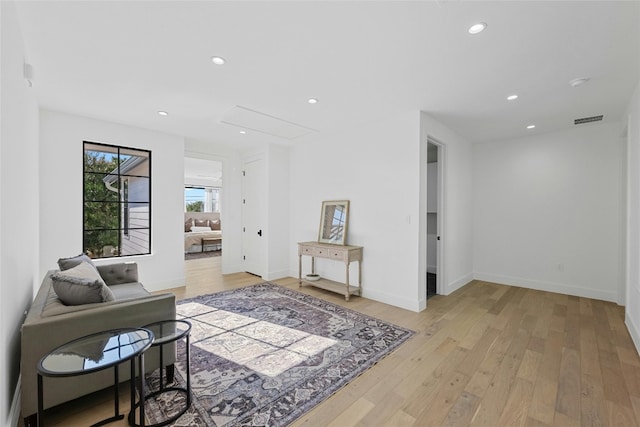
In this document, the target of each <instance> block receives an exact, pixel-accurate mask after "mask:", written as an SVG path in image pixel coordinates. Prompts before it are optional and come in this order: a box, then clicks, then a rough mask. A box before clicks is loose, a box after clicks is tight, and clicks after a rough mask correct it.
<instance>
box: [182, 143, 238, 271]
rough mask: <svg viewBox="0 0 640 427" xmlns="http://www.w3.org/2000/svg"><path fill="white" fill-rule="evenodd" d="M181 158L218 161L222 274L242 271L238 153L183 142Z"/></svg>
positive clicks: (218, 147) (211, 146) (227, 149)
mask: <svg viewBox="0 0 640 427" xmlns="http://www.w3.org/2000/svg"><path fill="white" fill-rule="evenodd" d="M184 156H186V157H193V158H197V159H208V160H216V161H220V162H222V183H223V185H222V191H221V193H220V204H221V205H222V211H221V212H220V223H221V224H222V233H223V237H222V242H223V243H222V273H223V274H230V273H237V272H239V271H243V270H242V160H241V159H242V158H241V152H240V151H238V150H233V149H230V148H229V147H227V146H225V145H223V144H218V143H215V142H211V141H200V140H195V139H186V140H185V152H184ZM183 210H184V208H183Z"/></svg>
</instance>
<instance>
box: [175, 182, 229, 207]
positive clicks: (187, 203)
mask: <svg viewBox="0 0 640 427" xmlns="http://www.w3.org/2000/svg"><path fill="white" fill-rule="evenodd" d="M184 211H185V212H220V188H219V187H204V186H203V187H195V186H190V185H187V186H185V187H184Z"/></svg>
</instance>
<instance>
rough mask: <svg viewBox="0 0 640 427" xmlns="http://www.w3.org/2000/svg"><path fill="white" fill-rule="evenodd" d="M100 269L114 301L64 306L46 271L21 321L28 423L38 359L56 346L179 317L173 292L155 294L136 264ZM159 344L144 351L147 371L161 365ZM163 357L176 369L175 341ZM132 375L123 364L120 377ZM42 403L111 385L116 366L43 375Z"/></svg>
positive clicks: (34, 404) (32, 418) (32, 417)
mask: <svg viewBox="0 0 640 427" xmlns="http://www.w3.org/2000/svg"><path fill="white" fill-rule="evenodd" d="M97 269H98V272H99V274H100V276H101V277H102V279H103V280H104V282H105V283H106V284H107V286H108V287H109V289H110V290H111V292H112V293H113V295H114V297H115V301H110V302H102V303H89V304H83V305H64V304H63V303H62V302H61V301H60V299H59V298H58V296H57V295H56V293H55V291H54V289H53V286H52V283H53V281H52V279H51V275H52V274H53V273H54V272H55V271H56V270H51V271H49V272H47V274H46V275H45V278H44V280H43V282H42V285H41V286H40V290H39V291H38V294H37V295H36V297H35V299H34V301H33V304H32V305H31V308H30V309H29V312H28V313H27V317H26V319H25V322H24V324H23V325H22V354H21V368H20V370H21V375H22V379H21V386H22V396H21V397H22V416H23V417H24V418H25V425H26V426H29V425H32V424H33V425H35V424H34V422H35V421H36V420H37V416H36V414H37V410H38V400H37V399H38V398H37V374H36V366H37V363H38V362H39V361H40V359H41V358H42V357H43V356H44V355H46V354H47V353H48V352H49V351H51V350H53V349H54V348H56V347H58V346H60V345H62V344H65V343H66V342H69V341H71V340H73V339H76V338H80V337H83V336H85V335H89V334H92V333H95V332H100V331H105V330H108V329H118V328H124V327H141V326H144V325H147V324H149V323H153V322H157V321H160V320H168V319H175V318H176V302H175V295H173V294H171V293H165V294H161V295H151V294H150V293H149V292H148V291H147V290H146V289H145V288H144V286H142V284H141V283H139V282H138V266H137V264H135V263H119V264H112V265H104V266H97ZM157 350H158V349H157V348H155V347H154V348H150V349H149V350H147V351H146V352H145V370H146V371H147V372H150V371H152V370H154V369H157V368H158V367H159V363H160V362H159V354H158V351H157ZM164 361H165V363H166V364H167V366H169V367H170V369H168V373H169V374H172V372H173V369H172V368H173V363H174V362H175V344H174V345H173V348H172V347H170V345H169V344H167V345H166V346H165V347H164ZM128 379H129V367H128V365H127V366H126V367H125V369H120V381H125V380H128ZM43 384H44V408H45V409H46V408H50V407H53V406H55V405H58V404H60V403H63V402H67V401H69V400H72V399H75V398H77V397H80V396H84V395H86V394H89V393H91V392H94V391H97V390H100V389H103V388H106V387H110V386H112V385H113V370H112V369H106V370H103V371H100V372H96V373H93V374H88V375H83V376H78V377H68V378H46V377H45V378H44V383H43Z"/></svg>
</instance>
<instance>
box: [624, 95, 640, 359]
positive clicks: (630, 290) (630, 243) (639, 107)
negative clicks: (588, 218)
mask: <svg viewBox="0 0 640 427" xmlns="http://www.w3.org/2000/svg"><path fill="white" fill-rule="evenodd" d="M627 141H628V143H627V150H628V154H627V171H628V173H627V276H626V291H627V294H626V300H627V307H626V310H625V315H626V324H627V328H628V329H629V332H630V334H631V337H632V338H633V342H634V343H635V345H636V349H637V350H638V351H639V352H640V167H639V166H638V165H640V83H639V84H638V86H637V87H636V91H635V93H634V95H633V98H632V99H631V102H630V103H629V110H628V121H627Z"/></svg>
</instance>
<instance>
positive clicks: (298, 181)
mask: <svg viewBox="0 0 640 427" xmlns="http://www.w3.org/2000/svg"><path fill="white" fill-rule="evenodd" d="M419 120H420V116H419V113H418V112H417V111H416V112H404V113H398V114H397V115H395V116H393V117H389V118H388V119H386V120H380V121H376V122H371V123H366V124H361V125H358V126H353V127H352V128H350V129H346V130H342V131H340V132H337V133H334V134H322V135H313V136H308V137H306V138H305V139H304V140H302V141H300V142H298V143H296V144H295V145H294V146H293V147H292V148H291V151H290V179H289V182H290V184H289V185H290V189H291V190H290V191H291V193H290V199H289V200H290V204H291V209H290V212H291V214H290V220H291V226H290V230H291V234H290V242H289V254H290V258H289V259H290V261H289V265H290V275H291V276H292V277H298V268H297V267H298V251H297V246H296V244H297V242H302V241H317V239H318V227H319V224H320V209H321V205H322V201H323V200H345V199H346V200H350V209H349V218H348V235H347V244H351V245H358V246H363V247H364V249H363V258H364V259H363V263H362V286H363V295H364V296H365V297H367V298H370V299H374V300H377V301H381V302H384V303H387V304H391V305H395V306H398V307H403V308H406V309H409V310H414V311H418V310H419V309H420V307H419V301H418V299H419V292H418V256H417V248H418V215H419V211H418V208H419V205H418V192H419V179H420V170H419V164H418V161H417V160H416V159H417V158H418V156H419V138H420V136H419V129H420V122H419ZM304 265H305V269H306V270H305V272H306V273H308V272H309V260H308V257H305V260H304ZM316 267H317V270H318V272H319V274H320V275H322V276H324V277H327V278H329V279H333V280H339V281H344V278H345V271H344V264H342V263H339V262H338V263H336V262H332V261H330V260H324V259H317V260H316ZM303 274H304V273H303ZM349 274H350V276H351V279H352V284H353V283H355V280H357V277H358V268H357V263H352V264H351V269H350V273H349Z"/></svg>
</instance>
